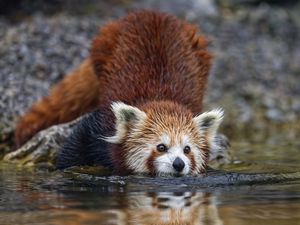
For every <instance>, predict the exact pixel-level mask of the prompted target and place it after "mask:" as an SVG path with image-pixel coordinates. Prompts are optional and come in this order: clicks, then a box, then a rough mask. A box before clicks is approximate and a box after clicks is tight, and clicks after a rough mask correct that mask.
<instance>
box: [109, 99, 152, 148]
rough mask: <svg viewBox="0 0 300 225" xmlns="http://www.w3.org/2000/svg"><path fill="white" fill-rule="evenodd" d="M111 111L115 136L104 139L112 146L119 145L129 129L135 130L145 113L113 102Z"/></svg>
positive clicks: (143, 118)
mask: <svg viewBox="0 0 300 225" xmlns="http://www.w3.org/2000/svg"><path fill="white" fill-rule="evenodd" d="M111 108H112V111H113V112H114V114H115V117H116V134H115V135H114V136H112V137H107V138H105V140H106V141H108V142H110V143H114V144H119V143H121V142H122V140H123V139H124V137H125V135H126V133H127V130H128V128H129V127H133V128H136V127H138V125H139V124H141V123H142V122H143V121H144V120H145V118H146V117H147V116H146V113H145V112H143V111H141V110H140V109H138V108H137V107H133V106H130V105H126V104H125V103H123V102H114V103H112V105H111Z"/></svg>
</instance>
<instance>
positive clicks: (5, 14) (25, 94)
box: [0, 0, 300, 149]
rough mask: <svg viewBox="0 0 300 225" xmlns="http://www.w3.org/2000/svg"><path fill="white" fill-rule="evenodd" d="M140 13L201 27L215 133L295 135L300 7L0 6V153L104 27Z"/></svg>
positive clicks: (212, 0) (29, 1)
mask: <svg viewBox="0 0 300 225" xmlns="http://www.w3.org/2000/svg"><path fill="white" fill-rule="evenodd" d="M138 8H147V9H156V10H157V9H158V10H161V11H167V12H169V13H171V14H173V15H176V16H178V17H179V18H182V19H185V20H188V21H190V22H191V23H193V24H196V25H197V26H199V27H200V29H201V32H202V33H204V34H205V35H206V36H207V37H208V38H209V39H210V41H211V44H210V50H211V51H212V52H213V54H214V56H215V59H214V65H213V68H212V71H211V76H210V79H209V86H208V90H207V95H206V98H205V103H204V106H205V109H211V108H214V107H223V108H224V109H225V112H226V117H225V123H224V125H223V127H222V132H223V133H225V134H226V135H227V136H228V137H229V138H230V140H233V141H234V140H239V141H241V140H245V141H247V142H252V143H261V142H268V143H272V144H278V143H282V142H283V141H293V142H294V141H296V139H297V138H296V137H297V134H299V131H300V120H299V118H300V13H299V12H300V1H297V0H282V1H280V0H269V1H267V0H265V1H261V0H188V1H182V0H172V1H163V0H141V1H135V0H110V1H99V0H89V1H81V0H49V1H42V0H11V1H4V0H0V68H1V69H0V81H1V83H0V93H1V95H0V115H1V117H0V143H2V144H1V146H0V148H2V149H3V148H4V147H5V146H7V144H9V145H11V140H12V134H13V130H14V126H15V121H16V119H17V118H18V117H19V115H20V114H22V113H23V112H24V111H25V110H26V109H28V107H29V106H30V105H31V103H32V102H34V101H35V100H37V99H38V98H40V97H41V96H43V95H46V94H47V92H48V90H49V88H50V86H51V85H53V84H55V83H56V82H58V81H59V80H60V79H61V78H62V77H63V76H64V75H65V74H66V73H67V72H69V71H71V70H72V69H74V68H75V66H76V65H78V64H79V63H80V62H81V61H82V60H83V59H84V58H85V57H87V56H88V54H89V48H90V43H91V40H92V38H93V36H94V35H95V34H97V32H98V30H99V28H100V27H101V26H102V25H103V24H104V23H106V22H107V21H110V20H113V19H116V18H119V17H120V16H123V15H124V14H126V12H128V11H130V10H134V9H138Z"/></svg>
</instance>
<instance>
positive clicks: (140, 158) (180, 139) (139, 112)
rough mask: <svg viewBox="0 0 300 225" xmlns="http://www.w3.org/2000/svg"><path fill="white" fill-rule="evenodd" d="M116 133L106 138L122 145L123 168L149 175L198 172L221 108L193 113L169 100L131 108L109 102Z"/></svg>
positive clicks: (202, 169) (205, 159)
mask: <svg viewBox="0 0 300 225" xmlns="http://www.w3.org/2000/svg"><path fill="white" fill-rule="evenodd" d="M112 110H113V112H114V114H115V117H116V133H115V135H114V136H112V137H107V138H106V141H108V142H110V143H115V144H120V145H121V146H122V151H123V152H122V156H123V157H124V158H122V161H123V163H124V164H125V166H126V168H128V169H129V170H131V171H133V173H148V174H152V175H175V176H176V175H179V176H181V175H187V174H194V175H196V174H201V173H203V172H204V171H205V168H206V165H207V160H208V155H209V150H210V147H211V146H212V145H213V141H214V138H215V135H216V131H217V129H218V127H219V125H220V123H221V121H222V118H223V112H222V110H213V111H210V112H205V113H202V114H200V115H198V116H193V115H192V113H191V112H190V111H189V110H188V109H186V108H185V107H184V106H182V105H179V104H177V103H174V102H170V101H161V102H150V103H147V104H145V105H141V106H139V107H133V106H130V105H126V104H124V103H121V102H115V103H113V104H112Z"/></svg>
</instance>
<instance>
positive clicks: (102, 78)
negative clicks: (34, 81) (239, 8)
mask: <svg viewBox="0 0 300 225" xmlns="http://www.w3.org/2000/svg"><path fill="white" fill-rule="evenodd" d="M206 47H207V42H206V40H205V39H204V37H202V36H198V35H197V28H196V27H195V26H192V25H190V24H188V23H186V22H183V21H180V20H178V19H176V18H175V17H173V16H169V15H167V14H164V13H157V12H149V11H140V12H135V13H131V14H129V15H128V16H126V17H125V18H123V19H121V20H118V21H116V22H113V23H110V24H108V25H107V26H105V27H104V28H103V29H102V30H101V32H100V34H99V35H98V36H97V37H96V38H95V40H94V42H93V45H92V50H91V56H90V57H89V58H88V59H86V60H85V61H84V62H83V63H82V64H81V65H80V66H79V68H78V69H77V70H75V71H74V72H72V73H71V74H70V75H69V76H67V77H66V78H64V79H63V80H62V81H61V82H60V83H59V84H58V85H57V86H56V87H54V88H53V90H52V91H51V92H50V95H49V96H48V97H45V98H43V99H42V100H41V101H39V102H37V103H36V104H34V105H33V106H32V107H31V109H30V110H29V112H27V114H25V116H23V117H22V118H21V119H20V121H19V123H18V125H17V129H16V143H17V145H21V144H23V143H24V142H25V141H27V140H28V139H29V138H30V137H32V136H33V135H34V134H35V133H37V132H38V131H40V130H42V129H44V128H47V127H49V126H51V125H54V124H58V123H63V122H68V121H70V120H73V119H75V118H77V117H78V116H80V115H82V114H84V113H86V112H88V111H90V110H92V109H95V108H97V106H100V105H101V106H109V105H110V104H111V102H112V101H123V102H124V103H127V104H131V105H135V106H143V105H145V107H144V108H145V109H146V108H147V107H146V104H145V103H147V102H148V101H161V100H171V101H174V102H177V103H179V104H181V105H183V106H185V107H186V108H187V109H188V110H190V112H191V114H197V113H199V112H201V109H202V98H203V94H204V91H205V87H206V83H207V76H208V72H209V68H210V64H211V55H210V54H209V53H208V52H207V50H206ZM94 71H95V72H94ZM95 74H96V75H97V76H96V75H95ZM113 119H114V118H112V120H113Z"/></svg>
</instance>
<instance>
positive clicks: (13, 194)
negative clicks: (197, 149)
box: [0, 143, 300, 225]
mask: <svg viewBox="0 0 300 225" xmlns="http://www.w3.org/2000/svg"><path fill="white" fill-rule="evenodd" d="M232 145H233V147H232V151H233V152H232V154H233V155H234V157H235V162H234V163H233V164H230V165H226V166H224V167H223V169H226V170H227V171H233V173H227V172H226V173H223V172H209V174H208V176H207V177H205V178H147V177H137V176H131V177H126V178H121V177H105V176H99V174H98V175H90V173H96V174H97V172H98V171H96V170H88V172H87V170H76V171H72V172H66V173H62V172H57V171H56V172H49V171H43V170H33V169H24V168H16V167H15V166H14V165H8V164H0V224H1V225H6V224H7V225H11V224H12V225H14V224H20V225H25V224H26V225H35V224H45V225H60V224H64V225H69V224H70V225H76V224H88V225H94V224H99V225H102V224H103V225H113V224H127V225H131V224H137V225H139V224H153V225H160V224H164V225H171V224H172V225H175V224H178V225H187V224H209V225H210V224H216V225H222V224H228V225H243V224H245V225H252V224H253V225H260V224H263V225H300V175H299V173H300V163H299V162H300V158H299V150H300V148H299V145H298V144H297V143H294V144H290V143H286V144H280V145H278V144H275V145H273V144H268V145H249V144H247V143H232ZM235 171H237V172H239V173H241V174H238V175H237V174H236V173H235ZM250 172H251V173H250ZM87 173H88V174H87ZM262 173H263V174H262ZM266 173H267V175H266ZM270 174H272V175H270ZM270 177H271V179H269V178H270ZM227 181H228V182H227ZM229 181H230V182H229Z"/></svg>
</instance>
